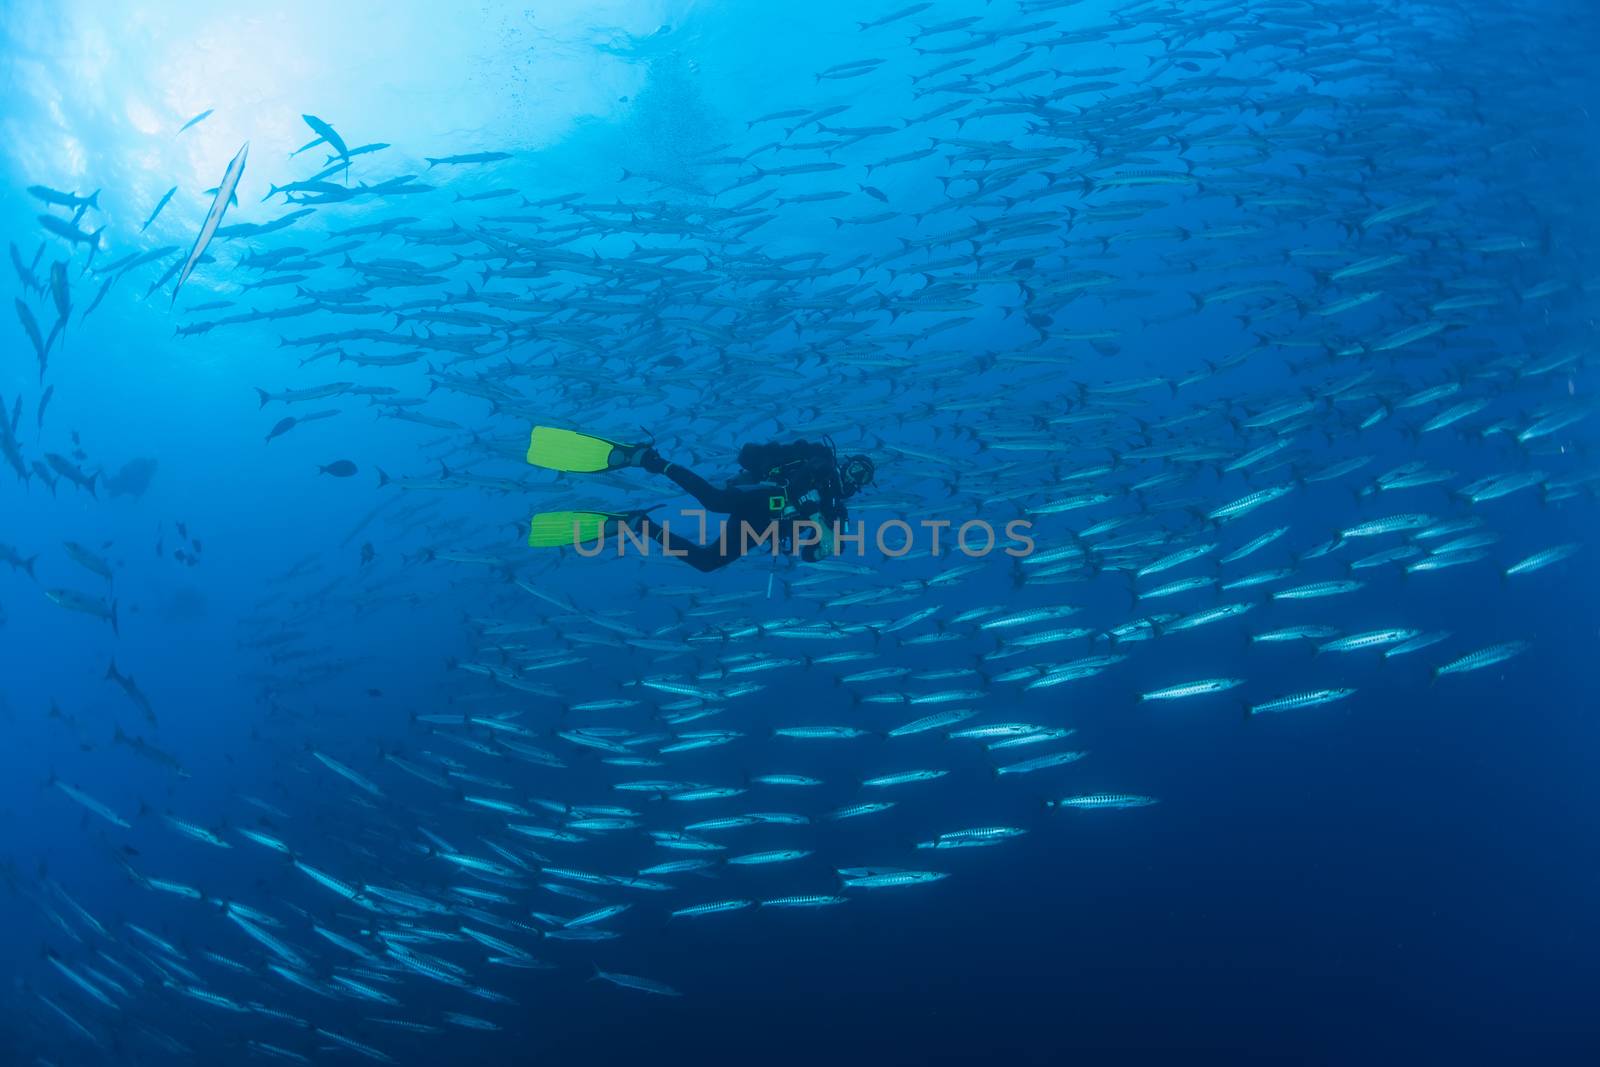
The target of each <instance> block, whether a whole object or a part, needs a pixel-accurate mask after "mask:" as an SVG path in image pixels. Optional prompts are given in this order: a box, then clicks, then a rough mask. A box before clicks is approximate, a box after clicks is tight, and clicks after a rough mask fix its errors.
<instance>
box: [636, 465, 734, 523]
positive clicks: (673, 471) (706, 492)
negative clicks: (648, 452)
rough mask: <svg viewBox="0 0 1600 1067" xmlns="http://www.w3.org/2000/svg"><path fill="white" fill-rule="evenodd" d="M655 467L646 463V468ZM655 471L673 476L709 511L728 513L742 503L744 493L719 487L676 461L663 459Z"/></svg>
mask: <svg viewBox="0 0 1600 1067" xmlns="http://www.w3.org/2000/svg"><path fill="white" fill-rule="evenodd" d="M648 458H650V457H647V460H648ZM657 458H658V457H657ZM654 468H655V464H652V463H648V462H647V463H646V465H645V469H646V470H652V469H654ZM655 473H657V474H665V475H666V476H667V477H668V478H671V479H672V480H673V481H674V482H676V483H677V485H678V488H679V489H682V490H683V491H684V492H686V493H688V494H689V495H690V496H692V497H694V498H695V500H697V501H699V503H700V506H701V507H703V508H705V509H706V510H707V511H720V512H722V513H724V514H727V513H729V512H732V511H735V510H737V509H738V507H739V505H740V503H741V496H742V494H741V493H740V492H739V491H738V490H734V489H726V488H719V487H717V486H715V485H712V484H711V483H710V482H708V481H706V480H705V479H704V478H702V477H700V476H699V475H698V474H696V473H695V472H694V471H692V470H690V469H689V468H687V467H682V466H679V465H678V464H676V463H668V462H666V461H665V460H661V461H660V469H659V470H655Z"/></svg>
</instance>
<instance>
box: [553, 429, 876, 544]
mask: <svg viewBox="0 0 1600 1067" xmlns="http://www.w3.org/2000/svg"><path fill="white" fill-rule="evenodd" d="M528 462H529V463H531V464H533V465H534V466H537V467H544V468H546V469H547V470H555V471H567V472H574V473H594V472H597V471H614V470H623V469H625V468H628V467H639V468H641V469H643V470H647V471H649V472H650V473H651V474H664V475H666V476H667V477H668V478H670V479H672V481H673V482H675V483H676V484H677V485H678V487H679V488H680V489H682V490H683V491H684V492H686V493H688V494H689V495H690V496H692V497H694V498H695V500H697V501H698V502H699V503H700V506H701V507H702V508H704V509H705V510H706V511H707V512H717V513H721V514H723V515H726V516H727V523H726V525H725V526H724V528H723V531H722V536H720V537H718V538H717V539H716V540H715V541H713V542H711V543H710V544H705V545H701V544H698V543H696V542H694V541H689V540H686V539H684V538H681V537H679V536H677V535H676V534H673V533H672V532H671V531H670V530H668V529H667V527H666V526H664V525H660V524H656V523H651V522H649V521H648V519H647V515H646V513H645V512H643V511H634V512H624V513H620V514H619V513H614V512H598V511H555V512H546V513H544V514H542V515H535V516H534V517H533V522H532V524H531V526H530V529H529V534H528V544H529V545H531V546H534V547H541V546H544V547H548V546H569V545H574V544H584V543H588V542H591V541H595V540H596V539H599V538H602V537H603V536H604V534H605V532H606V531H608V530H610V531H612V532H616V531H617V530H618V528H619V527H622V526H626V527H628V528H629V529H633V530H640V531H642V532H644V533H646V534H647V535H648V536H649V537H650V538H652V539H653V540H655V541H656V542H657V543H659V544H660V545H661V546H662V547H663V548H665V549H667V551H668V554H669V555H675V556H679V557H680V558H682V559H683V560H684V561H686V562H687V563H688V564H689V565H690V566H692V567H694V568H695V569H696V570H699V571H703V572H709V571H714V570H717V569H719V568H721V567H726V566H727V565H728V564H730V563H732V562H733V561H734V560H736V559H738V558H740V557H741V556H742V555H743V554H744V552H745V550H746V549H748V548H750V547H755V546H761V545H770V544H772V543H773V541H772V538H771V537H770V536H767V535H768V530H769V529H772V530H773V532H775V533H776V544H777V548H778V550H779V551H783V552H794V551H795V550H796V548H797V547H798V550H799V555H800V558H801V559H803V560H805V561H806V562H808V563H814V562H816V561H817V560H819V559H824V558H826V557H827V556H829V555H831V554H832V553H833V549H834V531H835V530H836V529H837V528H839V527H842V526H843V525H844V523H845V522H846V521H847V520H848V518H849V514H848V512H847V511H846V509H845V501H846V500H849V499H850V498H851V497H853V496H855V494H856V493H858V492H860V491H861V489H862V488H864V487H865V486H868V485H871V484H872V479H873V475H874V474H875V472H876V469H875V468H874V466H873V463H872V460H871V459H870V458H868V457H867V456H864V455H851V456H845V457H844V458H842V459H841V458H840V457H839V455H838V453H837V452H836V451H835V449H834V447H833V444H832V442H827V443H819V442H811V441H804V440H801V441H792V442H788V443H780V442H777V441H772V442H768V443H766V444H746V445H745V446H744V447H743V448H741V449H739V468H740V470H739V474H737V475H736V476H735V477H734V478H732V479H731V480H730V481H729V482H728V484H727V485H726V486H723V487H720V488H719V487H717V486H714V485H712V484H711V483H710V482H708V481H706V480H705V479H704V478H702V477H700V475H698V474H696V473H695V472H694V471H692V470H689V469H688V468H687V467H683V466H680V465H678V464H676V463H670V462H668V461H667V460H666V459H664V458H662V456H661V454H660V453H659V452H657V451H656V450H655V447H654V446H653V445H649V444H644V445H623V444H618V443H616V442H615V441H608V440H606V439H605V438H602V437H594V436H592V435H590V434H583V433H577V432H576V431H573V430H562V429H558V428H556V427H553V426H535V427H534V428H533V436H532V438H531V440H530V441H529V444H528ZM746 527H748V529H749V531H750V535H749V536H748V537H747V536H745V529H746ZM813 528H814V529H815V530H817V531H818V532H819V533H820V539H813V536H805V535H806V534H810V533H811V530H812V529H813ZM763 536H767V540H761V538H762V537H763Z"/></svg>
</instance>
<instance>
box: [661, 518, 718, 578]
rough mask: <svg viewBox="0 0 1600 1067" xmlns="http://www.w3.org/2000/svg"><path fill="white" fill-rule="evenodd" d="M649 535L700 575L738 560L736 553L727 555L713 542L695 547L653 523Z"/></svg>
mask: <svg viewBox="0 0 1600 1067" xmlns="http://www.w3.org/2000/svg"><path fill="white" fill-rule="evenodd" d="M650 535H651V536H652V537H654V538H655V539H656V541H657V542H658V543H659V544H660V545H661V547H662V548H664V549H670V550H671V552H670V554H671V555H672V556H675V557H677V558H678V559H681V560H683V561H684V562H685V563H687V564H688V565H689V566H691V567H693V568H694V569H695V570H697V571H699V572H701V573H702V574H709V573H711V572H712V571H715V570H720V569H721V568H723V567H726V566H727V565H728V564H730V563H732V562H733V561H734V560H736V559H738V558H739V554H738V553H737V552H733V551H730V552H729V553H728V554H727V555H723V554H722V552H721V550H720V549H721V546H720V545H719V544H718V543H717V542H715V541H713V542H712V543H711V544H709V545H697V544H695V543H694V542H693V541H686V540H684V539H683V538H681V537H679V536H678V535H677V534H674V533H671V532H669V531H668V530H667V528H666V527H664V526H657V525H655V524H654V523H652V524H651V526H650Z"/></svg>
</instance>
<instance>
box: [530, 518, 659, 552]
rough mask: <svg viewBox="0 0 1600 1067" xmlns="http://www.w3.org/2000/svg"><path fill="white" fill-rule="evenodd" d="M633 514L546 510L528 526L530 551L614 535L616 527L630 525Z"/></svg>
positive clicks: (587, 541)
mask: <svg viewBox="0 0 1600 1067" xmlns="http://www.w3.org/2000/svg"><path fill="white" fill-rule="evenodd" d="M636 517H637V515H633V514H618V513H615V512H608V511H546V512H543V513H541V514H538V515H535V516H534V517H533V520H532V521H531V522H530V523H529V524H528V546H529V547H530V548H568V547H571V546H572V545H584V544H589V543H591V542H594V541H597V540H599V539H600V535H601V534H602V533H603V532H611V533H615V532H616V528H617V527H618V526H625V525H627V524H629V523H630V522H632V521H633V520H634V519H635V518H636Z"/></svg>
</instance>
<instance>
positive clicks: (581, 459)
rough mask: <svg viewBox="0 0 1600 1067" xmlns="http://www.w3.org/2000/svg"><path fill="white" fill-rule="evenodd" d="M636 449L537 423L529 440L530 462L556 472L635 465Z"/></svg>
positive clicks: (590, 435)
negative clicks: (633, 456) (633, 460)
mask: <svg viewBox="0 0 1600 1067" xmlns="http://www.w3.org/2000/svg"><path fill="white" fill-rule="evenodd" d="M633 452H634V446H632V445H619V444H617V443H616V442H615V441H607V440H606V439H605V438H604V437H595V436H593V435H592V434H586V433H578V432H577V431H576V430H563V429H560V428H558V427H555V426H535V427H534V428H533V436H532V437H531V438H530V439H529V440H528V462H529V463H531V464H533V465H534V466H535V467H543V468H545V469H546V470H552V471H568V472H571V473H581V474H593V473H594V472H596V471H610V470H617V469H618V468H620V467H627V466H630V465H631V464H630V460H631V458H632V454H633Z"/></svg>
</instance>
